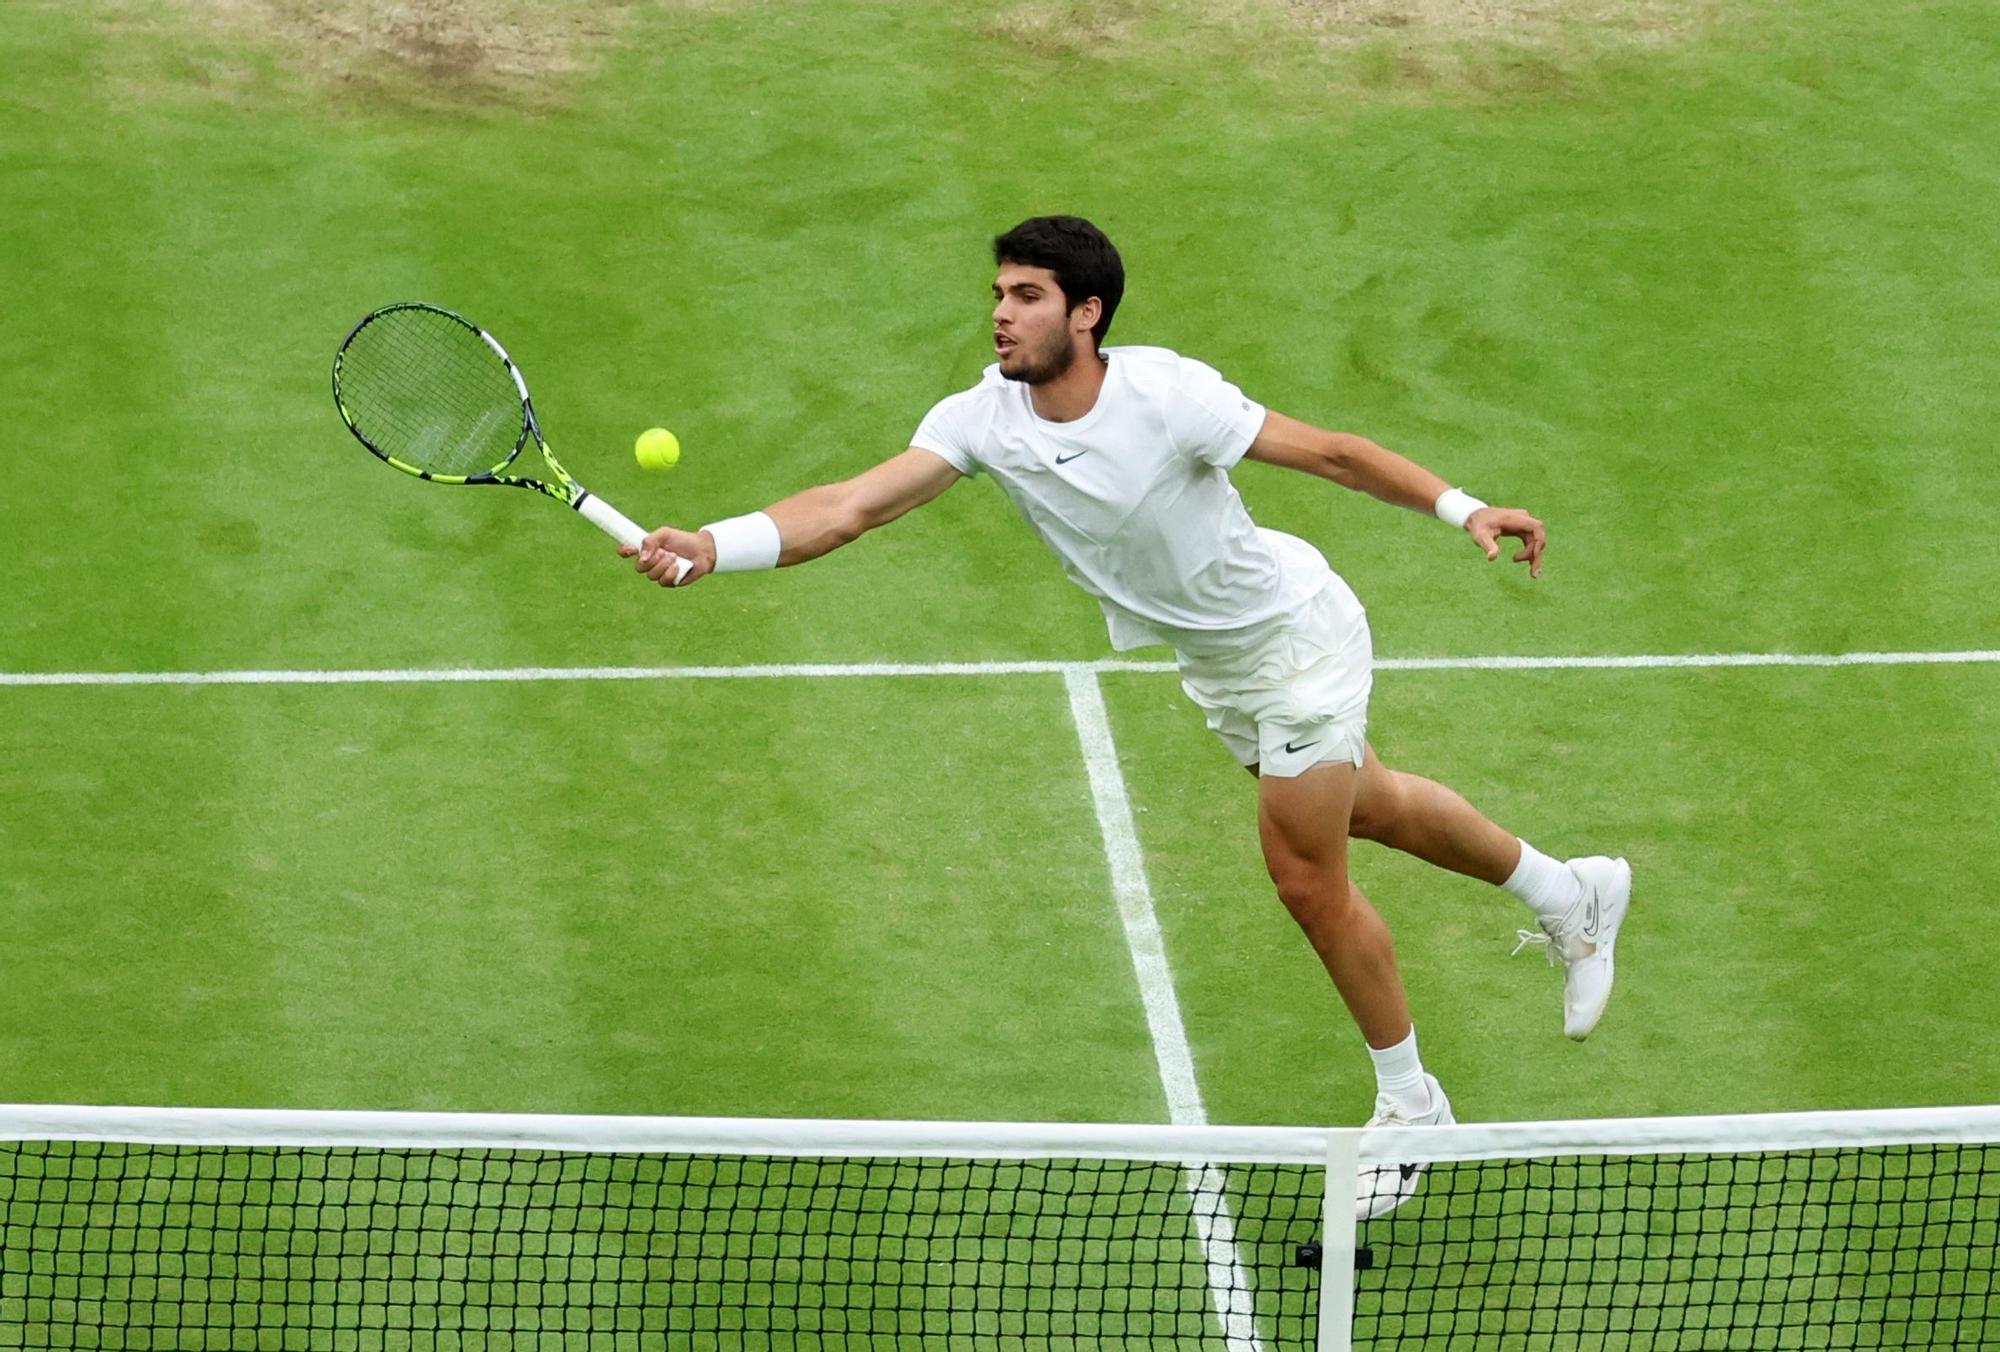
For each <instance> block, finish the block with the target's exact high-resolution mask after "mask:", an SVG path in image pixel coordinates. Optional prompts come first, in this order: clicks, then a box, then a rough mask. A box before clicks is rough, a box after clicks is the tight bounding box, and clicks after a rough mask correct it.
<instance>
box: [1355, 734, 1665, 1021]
mask: <svg viewBox="0 0 2000 1352" xmlns="http://www.w3.org/2000/svg"><path fill="white" fill-rule="evenodd" d="M1349 831H1350V833H1351V834H1352V835H1354V836H1356V837H1359V838H1361V839H1364V840H1373V841H1377V842H1379V843H1381V844H1384V845H1387V846H1389V847H1391V848H1392V849H1397V850H1401V851H1403V852H1404V853H1405V854H1410V855H1414V856H1415V857H1416V858H1418V859H1422V860H1424V861H1426V862H1428V863H1432V864H1436V865H1437V866H1438V867H1440V868H1446V869H1450V870H1452V871H1453V872H1455V873H1463V874H1465V875H1467V876H1468V877H1472V878H1477V879H1479V880H1480V881H1482V882H1488V883H1492V884H1494V885H1495V886H1498V887H1503V888H1505V889H1506V890H1507V891H1508V892H1509V893H1511V894H1512V895H1513V896H1515V897H1517V898H1519V899H1520V901H1521V902H1522V903H1523V904H1524V905H1526V906H1527V907H1528V909H1530V910H1531V911H1533V912H1534V913H1535V920H1536V922H1537V923H1538V924H1539V925H1540V927H1541V929H1542V931H1543V933H1544V934H1546V935H1547V936H1548V942H1549V950H1548V951H1549V956H1550V958H1551V959H1552V960H1555V961H1559V962H1560V963H1561V964H1562V966H1563V968H1564V978H1563V1031H1564V1032H1565V1033H1567V1034H1568V1035H1569V1036H1570V1037H1573V1038H1584V1037H1588V1036H1589V1035H1590V1031H1591V1030H1592V1029H1593V1028H1595V1027H1596V1026H1597V1021H1598V1019H1599V1018H1601V1017H1602V1016H1603V1014H1604V1006H1605V1004H1606V1003H1607V1002H1608V1001H1609V1000H1610V998H1611V982H1612V975H1613V963H1614V958H1615V950H1616V945H1617V941H1618V930H1619V927H1620V926H1621V925H1623V923H1624V920H1625V911H1626V908H1627V906H1628V905H1629V904H1630V902H1631V898H1632V869H1631V866H1630V865H1629V864H1627V863H1626V862H1625V861H1624V860H1623V859H1611V858H1607V857H1604V856H1601V855H1595V856H1590V857H1587V858H1581V859H1570V860H1556V859H1551V858H1550V857H1549V856H1547V855H1545V854H1543V853H1542V852H1541V851H1540V850H1537V849H1536V848H1535V847H1534V846H1532V845H1530V844H1529V843H1528V842H1527V841H1525V840H1522V839H1520V838H1519V837H1517V836H1514V835H1512V834H1510V833H1509V832H1507V831H1506V830H1504V829H1503V828H1501V827H1500V826H1498V825H1496V824H1494V822H1493V821H1492V820H1490V819H1489V818H1488V817H1486V816H1485V815H1484V814H1482V813H1481V812H1480V811H1479V810H1478V809H1477V808H1475V807H1473V806H1472V804H1470V803H1468V802H1466V801H1465V799H1464V798H1463V797H1462V796H1461V795H1459V794H1458V793H1457V792H1456V791H1454V790H1452V789H1450V788H1448V787H1446V786H1445V785H1443V784H1440V783H1438V782H1437V781H1435V780H1431V779H1425V778H1424V777H1423V776H1421V775H1413V774H1409V773H1407V772H1405V771H1400V770H1391V769H1389V768H1388V767H1387V766H1385V765H1383V764H1382V762H1381V760H1380V759H1379V758H1378V757H1377V756H1376V755H1375V749H1374V748H1373V747H1370V748H1368V752H1367V755H1366V758H1365V759H1364V761H1363V763H1362V767H1361V770H1360V773H1359V774H1358V775H1357V776H1356V784H1355V790H1354V805H1353V809H1352V811H1351V813H1350V818H1349ZM1532 933H1533V932H1532V931H1526V930H1524V931H1522V934H1523V936H1524V937H1525V936H1528V935H1530V934H1532Z"/></svg>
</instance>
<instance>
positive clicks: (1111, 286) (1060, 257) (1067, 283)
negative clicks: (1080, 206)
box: [993, 216, 1125, 346]
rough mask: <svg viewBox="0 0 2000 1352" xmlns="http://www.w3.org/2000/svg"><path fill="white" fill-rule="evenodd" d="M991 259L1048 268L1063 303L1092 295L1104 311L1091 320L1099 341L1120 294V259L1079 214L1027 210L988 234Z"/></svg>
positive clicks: (1092, 332) (1122, 276) (1122, 281)
mask: <svg viewBox="0 0 2000 1352" xmlns="http://www.w3.org/2000/svg"><path fill="white" fill-rule="evenodd" d="M993 261H994V262H995V263H1022V264H1026V265H1027V266H1028V267H1031V268H1047V269H1048V270H1049V271H1050V272H1053V273H1054V274H1055V275H1056V285H1057V286H1059V287H1061V288H1062V293H1063V300H1064V301H1066V302H1067V303H1068V304H1067V308H1069V309H1071V310H1074V309H1075V308H1076V307H1077V306H1079V305H1081V304H1083V303H1084V302H1085V301H1087V300H1089V299H1090V298H1091V297H1092V296H1095V297H1097V299H1098V301H1099V302H1100V303H1102V304H1103V306H1104V312H1103V313H1102V314H1100V315H1099V316H1098V317H1097V322H1096V323H1095V324H1093V325H1091V328H1090V335H1091V337H1093V338H1095V339H1096V340H1097V342H1098V345H1099V346H1102V345H1103V343H1104V335H1105V333H1106V332H1108V331H1109V330H1110V328H1111V316H1112V315H1113V314H1115V313H1116V312H1117V310H1118V302H1119V301H1120V300H1121V299H1122V298H1123V297H1124V295H1125V264H1124V262H1123V261H1121V260H1120V259H1119V257H1118V250H1116V249H1114V248H1112V247H1111V241H1110V240H1108V239H1106V238H1105V237H1104V232H1103V231H1102V230H1099V229H1098V228H1097V227H1096V226H1094V225H1092V224H1091V223H1090V222H1089V221H1086V220H1085V219H1083V217H1081V216H1030V217H1029V218H1028V219H1027V220H1025V221H1022V222H1021V223H1020V224H1019V225H1017V226H1015V227H1014V228H1013V229H1012V230H1009V231H1008V232H1007V233H1006V234H1004V235H999V236H996V237H995V238H994V240H993Z"/></svg>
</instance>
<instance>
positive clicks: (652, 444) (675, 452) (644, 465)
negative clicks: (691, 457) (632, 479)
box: [632, 427, 681, 469]
mask: <svg viewBox="0 0 2000 1352" xmlns="http://www.w3.org/2000/svg"><path fill="white" fill-rule="evenodd" d="M632 454H634V455H636V456H638V457H639V468H641V469H672V468H673V467H674V466H675V465H677V464H679V463H680V459H681V441H680V438H679V437H677V436H675V435H674V434H673V433H672V432H669V431H668V430H667V429H666V428H664V427H649V428H647V429H646V430H645V431H643V432H641V433H640V434H639V439H638V441H636V442H634V443H633V444H632Z"/></svg>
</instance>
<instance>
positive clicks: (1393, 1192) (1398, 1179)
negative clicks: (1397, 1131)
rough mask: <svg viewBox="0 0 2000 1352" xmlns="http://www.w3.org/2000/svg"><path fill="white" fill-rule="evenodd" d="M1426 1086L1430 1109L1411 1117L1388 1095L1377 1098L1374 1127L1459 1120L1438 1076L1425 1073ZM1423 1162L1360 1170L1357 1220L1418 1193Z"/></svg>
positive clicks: (1386, 1211)
mask: <svg viewBox="0 0 2000 1352" xmlns="http://www.w3.org/2000/svg"><path fill="white" fill-rule="evenodd" d="M1424 1087H1425V1088H1427V1089H1429V1090H1430V1091H1431V1106H1430V1109H1429V1111H1427V1112H1423V1113H1419V1114H1417V1115H1416V1116H1414V1117H1413V1116H1410V1115H1409V1114H1407V1113H1404V1112H1403V1111H1402V1110H1400V1109H1398V1108H1397V1107H1396V1105H1395V1104H1394V1103H1392V1102H1391V1101H1390V1100H1388V1099H1387V1098H1378V1099H1376V1100H1375V1113H1374V1116H1372V1117H1370V1118H1369V1119H1368V1123H1367V1125H1368V1126H1371V1127H1439V1126H1447V1125H1449V1124H1450V1123H1452V1122H1455V1121H1457V1120H1458V1119H1456V1118H1454V1117H1453V1116H1452V1115H1451V1100H1450V1099H1448V1098H1446V1097H1445V1096H1444V1089H1443V1088H1442V1087H1441V1086H1440V1085H1439V1084H1438V1082H1437V1076H1435V1075H1428V1074H1427V1075H1425V1076H1424ZM1423 1172H1424V1166H1423V1165H1421V1164H1371V1165H1369V1166H1368V1167H1367V1168H1365V1169H1363V1170H1361V1172H1360V1178H1359V1186H1358V1187H1356V1189H1355V1193H1354V1219H1356V1220H1358V1221H1372V1220H1375V1219H1377V1218H1378V1217H1381V1216H1386V1215H1388V1214H1389V1213H1390V1212H1391V1211H1394V1210H1395V1209H1396V1208H1397V1207H1399V1206H1401V1205H1402V1204H1403V1203H1405V1202H1407V1201H1409V1200H1410V1199H1411V1198H1412V1197H1415V1196H1416V1195H1417V1183H1418V1181H1419V1180H1420V1179H1421V1178H1422V1177H1423Z"/></svg>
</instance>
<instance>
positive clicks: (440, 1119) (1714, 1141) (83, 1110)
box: [0, 1104, 2000, 1165]
mask: <svg viewBox="0 0 2000 1352" xmlns="http://www.w3.org/2000/svg"><path fill="white" fill-rule="evenodd" d="M1337 1135H1339V1136H1348V1137H1353V1138H1354V1139H1355V1149H1356V1155H1357V1161H1358V1163H1359V1164H1363V1165H1365V1164H1371V1163H1437V1162H1444V1161H1451V1160H1477V1159H1508V1158H1539V1157H1546V1156H1552V1155H1589V1154H1619V1155H1645V1154H1672V1153H1690V1152H1692V1153H1747V1152H1757V1151H1776V1150H1807V1149H1816V1148H1828V1147H1838V1146H1870V1145H1896V1144H1915V1143H1934V1144H1935V1143H1954V1142H1956V1143H1973V1142H1983V1141H2000V1106H1993V1107H1960V1108H1889V1109H1876V1110H1861V1111H1840V1112H1813V1113H1762V1114H1749V1115H1743V1116H1727V1117H1721V1116H1718V1117H1645V1118H1641V1117H1634V1118H1607V1119H1602V1120H1591V1121H1572V1122H1489V1123H1459V1124H1456V1125H1453V1126H1447V1127H1376V1128H1370V1129H1365V1130H1364V1129H1362V1128H1358V1127H1350V1128H1321V1127H1245V1126H1165V1125H1130V1124H1115V1123H1030V1122H898V1121H838V1120H816V1119H787V1118H763V1117H615V1116H584V1115H566V1114H513V1113H427V1112H355V1111H344V1110H339V1111H320V1110H293V1109H271V1108H144V1107H105V1106H78V1105H48V1104H16V1105H0V1140H76V1141H132V1142H149V1143H154V1144H162V1145H271V1146H364V1147H365V1146H380V1147H387V1148H416V1149H421V1148H480V1147H487V1148H508V1149H530V1150H533V1149H540V1150H583V1151H596V1152H609V1153H656V1152H679V1153H693V1154H702V1153H707V1154H718V1153H720V1154H764V1155H794V1156H808V1155H810V1156H878V1157H880V1156H901V1157H919V1156H949V1157H957V1158H965V1159H1006V1158H1022V1159H1144V1160H1168V1161H1178V1162H1181V1163H1187V1164H1319V1163H1322V1162H1323V1161H1324V1160H1325V1159H1326V1157H1327V1151H1328V1149H1329V1145H1330V1142H1331V1140H1332V1138H1333V1137H1334V1136H1337Z"/></svg>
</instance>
